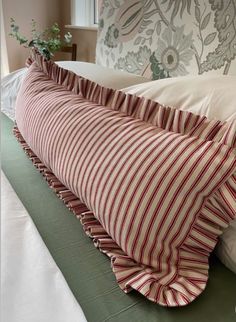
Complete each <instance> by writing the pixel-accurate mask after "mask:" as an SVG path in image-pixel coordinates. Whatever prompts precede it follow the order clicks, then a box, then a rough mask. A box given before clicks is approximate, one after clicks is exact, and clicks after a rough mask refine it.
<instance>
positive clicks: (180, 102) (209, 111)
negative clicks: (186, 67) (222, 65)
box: [122, 76, 236, 121]
mask: <svg viewBox="0 0 236 322" xmlns="http://www.w3.org/2000/svg"><path fill="white" fill-rule="evenodd" d="M122 91H124V92H126V93H131V94H136V95H138V96H145V97H147V98H150V99H152V100H154V101H158V102H159V103H160V104H163V105H167V106H171V107H174V108H179V109H181V110H188V111H191V112H193V113H196V114H201V115H206V116H207V117H208V118H209V119H218V120H221V121H226V120H227V121H230V120H234V119H236V76H185V77H175V78H165V79H161V80H156V81H152V82H149V83H145V84H140V85H134V86H131V87H128V88H124V89H122Z"/></svg>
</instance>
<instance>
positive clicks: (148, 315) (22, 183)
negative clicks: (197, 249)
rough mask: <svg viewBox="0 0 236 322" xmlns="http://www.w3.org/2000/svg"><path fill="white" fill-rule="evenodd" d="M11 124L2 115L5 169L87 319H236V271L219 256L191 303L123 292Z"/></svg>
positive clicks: (114, 321)
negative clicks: (168, 304)
mask: <svg viewBox="0 0 236 322" xmlns="http://www.w3.org/2000/svg"><path fill="white" fill-rule="evenodd" d="M12 128H13V123H12V121H11V120H9V119H8V118H7V117H6V116H5V115H3V116H2V168H3V171H4V173H5V174H6V176H7V178H8V180H9V181H10V183H11V185H12V186H13V188H14V189H15V191H16V193H17V195H18V196H19V198H20V199H21V201H22V202H23V204H24V206H25V207H26V209H27V210H28V212H29V214H30V215H31V217H32V219H33V221H34V223H35V225H36V227H37V229H38V231H39V233H40V234H41V236H42V238H43V240H44V242H45V244H46V245H47V247H48V249H49V251H50V253H51V254H52V256H53V258H54V260H55V262H56V263H57V265H58V266H59V268H60V270H61V271H62V273H63V275H64V277H65V279H66V281H67V283H68V285H69V287H70V288H71V290H72V292H73V294H74V296H75V297H76V299H77V300H78V302H79V303H80V305H81V307H82V309H83V311H84V313H85V315H86V318H87V320H88V322H105V321H112V322H190V321H191V322H195V321H196V322H199V321H200V322H231V321H232V322H233V321H234V322H235V321H236V312H235V307H236V275H235V274H234V273H232V272H231V271H229V270H228V269H227V268H225V267H224V266H223V265H222V264H221V263H220V262H219V260H218V259H217V258H216V257H215V256H214V255H213V256H212V258H211V269H210V274H209V275H210V279H209V281H208V285H207V288H206V290H205V291H204V292H203V294H202V295H201V296H200V297H199V298H198V299H197V300H195V301H194V302H193V303H191V304H190V305H188V306H186V307H181V308H165V307H161V306H159V305H157V304H154V303H152V302H150V301H148V300H147V299H146V298H144V297H143V296H141V295H140V294H138V293H137V292H131V293H129V294H125V293H123V292H122V291H121V289H120V288H119V287H118V285H117V283H116V281H115V277H114V274H113V273H112V272H111V268H110V262H109V259H108V258H107V257H106V256H105V255H103V254H102V253H100V252H99V251H98V250H97V249H96V248H95V247H94V245H93V242H92V240H90V239H89V238H88V237H87V236H86V235H85V233H84V231H83V229H82V226H81V224H80V222H79V221H78V220H77V219H76V218H75V217H74V215H73V214H72V213H71V212H70V211H69V210H68V209H67V208H66V207H65V206H64V204H63V202H62V201H61V200H59V199H58V198H57V196H56V195H55V194H54V192H53V191H51V190H50V189H49V187H48V185H47V183H46V181H45V180H44V179H43V178H42V176H41V174H40V173H39V172H38V171H37V170H36V169H35V168H34V166H33V164H32V163H31V161H30V160H29V159H28V158H27V156H26V155H25V154H24V152H23V150H22V148H21V147H20V144H19V143H18V142H17V141H16V139H15V137H14V136H13V134H12ZM69 321H70V318H69V317H68V322H69ZM65 322H67V321H65Z"/></svg>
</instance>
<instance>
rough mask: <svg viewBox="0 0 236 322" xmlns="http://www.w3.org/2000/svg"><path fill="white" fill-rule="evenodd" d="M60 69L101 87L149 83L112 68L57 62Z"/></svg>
mask: <svg viewBox="0 0 236 322" xmlns="http://www.w3.org/2000/svg"><path fill="white" fill-rule="evenodd" d="M56 63H57V64H58V65H59V66H60V67H62V68H65V69H68V70H71V71H72V72H74V73H75V74H77V75H80V76H83V77H84V78H87V79H89V80H91V81H93V82H95V83H98V84H99V85H101V86H105V87H108V88H113V89H121V88H124V87H127V86H131V85H135V84H140V83H144V82H148V83H149V82H150V80H149V79H147V78H145V77H143V76H138V75H135V74H131V73H127V72H123V71H120V70H114V69H112V68H108V67H104V66H101V65H96V64H92V63H85V62H80V61H58V62H56Z"/></svg>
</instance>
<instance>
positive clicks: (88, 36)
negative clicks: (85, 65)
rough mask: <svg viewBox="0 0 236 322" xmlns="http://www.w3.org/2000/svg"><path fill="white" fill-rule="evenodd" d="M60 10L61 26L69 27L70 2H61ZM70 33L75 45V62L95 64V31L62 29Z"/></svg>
mask: <svg viewBox="0 0 236 322" xmlns="http://www.w3.org/2000/svg"><path fill="white" fill-rule="evenodd" d="M61 8H62V13H63V15H62V25H63V26H64V25H70V24H71V19H70V1H69V0H61ZM67 31H70V32H71V34H72V36H73V42H75V43H76V44H77V48H78V49H77V60H80V61H87V62H95V51H96V40H97V30H83V29H68V28H64V32H67Z"/></svg>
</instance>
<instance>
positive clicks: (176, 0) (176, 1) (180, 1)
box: [162, 0, 191, 21]
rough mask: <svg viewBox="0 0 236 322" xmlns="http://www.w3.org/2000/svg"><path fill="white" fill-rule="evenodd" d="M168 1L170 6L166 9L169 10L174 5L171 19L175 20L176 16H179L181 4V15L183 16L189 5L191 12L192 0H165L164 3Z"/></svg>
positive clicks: (188, 9)
mask: <svg viewBox="0 0 236 322" xmlns="http://www.w3.org/2000/svg"><path fill="white" fill-rule="evenodd" d="M167 1H169V3H168V7H167V9H166V11H169V10H170V9H171V7H172V5H173V11H172V14H171V21H173V20H174V18H175V17H176V16H177V14H178V12H179V9H180V5H181V9H180V17H181V18H182V17H183V12H184V10H185V9H186V7H187V11H188V13H189V14H190V7H191V0H163V1H162V4H163V3H166V2H167Z"/></svg>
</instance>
